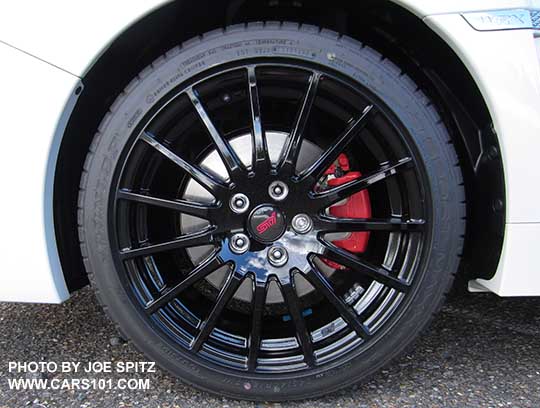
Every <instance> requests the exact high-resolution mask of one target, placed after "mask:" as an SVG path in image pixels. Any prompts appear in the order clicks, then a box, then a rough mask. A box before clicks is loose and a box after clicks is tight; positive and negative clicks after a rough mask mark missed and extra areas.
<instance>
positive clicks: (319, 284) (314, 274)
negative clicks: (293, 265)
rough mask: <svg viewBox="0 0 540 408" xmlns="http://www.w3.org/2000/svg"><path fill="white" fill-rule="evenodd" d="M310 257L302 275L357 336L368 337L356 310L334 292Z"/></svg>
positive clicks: (368, 334) (367, 332) (367, 331)
mask: <svg viewBox="0 0 540 408" xmlns="http://www.w3.org/2000/svg"><path fill="white" fill-rule="evenodd" d="M312 258H313V257H310V265H311V269H310V270H309V272H307V273H306V274H305V275H304V276H305V277H306V279H307V280H308V281H309V282H310V283H311V284H312V285H313V286H314V287H315V289H317V290H318V291H319V292H321V294H322V295H323V296H324V297H325V298H326V299H328V301H329V302H330V304H331V305H332V306H334V307H335V308H336V310H337V311H338V313H339V314H340V316H341V317H342V318H343V320H345V322H347V324H348V325H349V326H351V327H352V329H353V330H354V331H355V332H356V334H358V336H360V337H361V338H363V339H365V338H368V337H369V336H370V333H369V330H368V328H367V327H366V326H365V325H364V324H363V323H362V322H361V321H360V317H359V316H358V314H357V313H356V311H355V310H354V309H353V308H352V307H351V306H349V305H348V304H347V303H346V302H345V301H344V300H343V299H342V298H341V297H340V296H338V295H337V294H336V292H335V291H334V288H333V287H332V284H331V283H330V282H329V281H328V279H326V277H325V276H324V275H323V274H322V273H321V272H320V271H319V269H318V268H317V265H315V263H314V262H313V259H312Z"/></svg>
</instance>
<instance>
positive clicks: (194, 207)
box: [117, 190, 217, 219]
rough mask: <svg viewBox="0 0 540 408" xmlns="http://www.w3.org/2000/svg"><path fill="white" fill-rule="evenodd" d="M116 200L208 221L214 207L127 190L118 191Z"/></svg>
mask: <svg viewBox="0 0 540 408" xmlns="http://www.w3.org/2000/svg"><path fill="white" fill-rule="evenodd" d="M117 197H118V199H120V200H126V201H132V202H134V203H140V204H148V205H152V206H155V207H160V208H167V209H169V210H174V211H178V212H181V213H183V214H189V215H193V216H195V217H199V218H204V219H209V215H210V213H211V212H212V210H215V209H216V208H217V207H216V206H210V205H204V204H199V203H193V202H190V201H185V200H167V199H163V198H157V197H152V196H148V195H144V194H138V193H132V192H131V191H127V190H120V191H119V192H118V195H117Z"/></svg>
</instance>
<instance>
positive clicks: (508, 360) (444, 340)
mask: <svg viewBox="0 0 540 408" xmlns="http://www.w3.org/2000/svg"><path fill="white" fill-rule="evenodd" d="M0 327H1V330H2V332H1V335H0V372H1V378H0V408H7V407H9V408H12V407H25V406H26V407H62V408H67V407H89V408H90V407H145V408H154V407H161V408H169V407H229V408H232V407H289V406H290V407H292V406H295V407H305V408H312V407H313V408H318V407H331V408H334V407H356V408H359V407H366V408H367V407H369V408H371V407H388V408H391V407H399V408H404V407H459V408H464V407H520V408H522V407H534V408H537V407H540V298H538V299H500V298H498V297H496V296H493V295H484V294H482V295H471V294H462V295H457V296H455V297H453V298H452V299H451V300H450V301H449V302H448V304H447V306H446V307H445V308H444V309H443V311H442V313H441V314H440V315H439V316H438V318H437V319H436V321H435V323H434V324H433V326H432V328H431V329H430V331H429V332H428V333H427V334H426V335H425V336H424V337H423V338H422V339H421V340H420V341H419V342H418V343H417V344H416V346H415V347H414V349H413V350H412V351H411V352H410V353H409V354H407V355H404V356H403V357H402V358H401V359H399V360H398V361H395V362H394V363H393V364H392V365H391V366H389V367H388V368H387V369H385V370H384V371H382V372H381V373H379V374H378V375H377V376H375V377H374V378H373V379H372V380H371V381H369V382H367V383H364V384H362V385H359V386H355V387H352V388H349V389H346V390H344V391H341V392H339V393H337V394H333V395H329V396H327V397H325V398H322V399H319V400H316V401H305V402H300V403H291V404H252V403H248V402H237V401H231V400H227V399H223V398H218V397H214V396H210V395H208V394H205V393H202V392H199V391H196V390H195V389H193V388H191V387H188V386H185V385H183V384H182V383H181V382H179V381H178V380H175V379H173V378H171V377H170V376H168V375H167V374H165V373H163V372H161V371H160V370H159V369H158V370H157V372H156V373H153V374H139V375H137V374H135V375H129V378H144V379H146V378H147V379H149V380H150V389H149V390H137V391H118V390H110V391H12V390H9V388H8V379H10V378H30V379H31V378H40V377H41V378H48V379H53V378H62V379H63V378H81V377H82V376H84V375H77V374H63V373H61V374H58V373H57V374H50V373H49V374H45V375H40V374H28V373H27V374H14V373H9V372H8V362H9V361H26V362H29V361H53V362H57V363H60V362H62V361H80V362H83V364H84V363H85V362H89V361H113V362H117V361H145V359H144V357H142V356H141V355H140V354H139V353H138V352H137V351H136V350H135V349H134V348H133V347H132V346H131V345H129V344H117V342H116V341H115V332H114V329H113V327H112V325H111V324H110V323H109V321H108V320H107V318H106V317H105V316H104V314H103V312H102V311H101V310H100V308H99V306H98V305H97V302H96V301H95V299H94V297H93V295H92V293H91V292H90V290H88V289H85V290H83V291H81V292H80V293H78V294H77V295H75V296H74V297H73V298H72V299H71V300H70V301H69V302H67V303H66V304H65V305H62V306H50V305H18V304H0ZM88 376H89V375H88V374H86V377H88ZM94 376H96V375H94ZM125 377H126V375H125V374H117V373H115V374H101V375H97V378H111V379H114V380H116V379H118V378H125Z"/></svg>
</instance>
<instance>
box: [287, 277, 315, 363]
mask: <svg viewBox="0 0 540 408" xmlns="http://www.w3.org/2000/svg"><path fill="white" fill-rule="evenodd" d="M292 279H293V278H292V276H291V278H290V279H289V280H288V281H286V282H281V283H280V288H281V292H282V293H283V297H284V298H285V303H286V304H287V308H288V309H289V313H290V315H291V318H292V321H293V323H294V327H295V329H296V338H297V340H298V343H300V347H301V348H302V352H303V354H304V361H305V363H306V364H307V365H308V366H310V367H313V366H314V365H315V355H314V354H313V343H312V341H311V334H310V333H309V331H308V329H307V326H306V321H305V320H304V316H303V314H302V308H301V304H300V299H298V295H297V294H296V289H295V288H294V284H293V280H292Z"/></svg>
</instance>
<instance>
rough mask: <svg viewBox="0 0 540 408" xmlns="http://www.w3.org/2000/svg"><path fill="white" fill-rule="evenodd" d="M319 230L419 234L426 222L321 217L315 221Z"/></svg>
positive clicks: (399, 219)
mask: <svg viewBox="0 0 540 408" xmlns="http://www.w3.org/2000/svg"><path fill="white" fill-rule="evenodd" d="M315 223H316V225H317V226H316V228H317V229H318V230H321V231H324V232H325V233H326V232H363V231H387V232H399V231H403V232H418V231H423V230H424V228H425V225H426V223H425V221H424V220H403V219H402V218H388V219H374V218H371V219H370V218H336V217H331V216H327V215H320V216H319V217H318V219H317V220H316V221H315Z"/></svg>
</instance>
